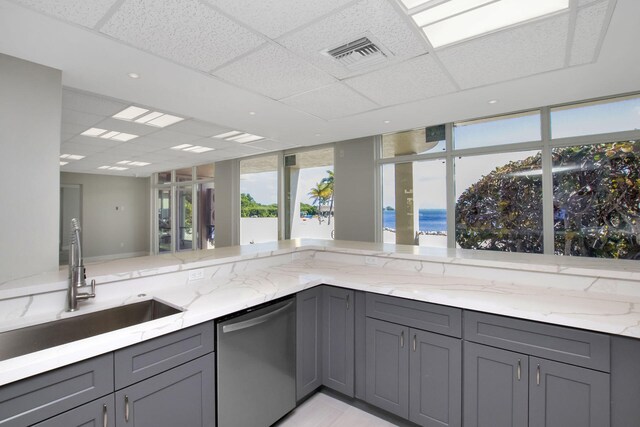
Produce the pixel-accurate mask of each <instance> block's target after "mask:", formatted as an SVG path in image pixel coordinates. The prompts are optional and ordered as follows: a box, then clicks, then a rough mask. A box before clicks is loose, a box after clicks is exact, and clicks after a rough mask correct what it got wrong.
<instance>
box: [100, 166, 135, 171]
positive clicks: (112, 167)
mask: <svg viewBox="0 0 640 427" xmlns="http://www.w3.org/2000/svg"><path fill="white" fill-rule="evenodd" d="M98 169H102V170H110V171H126V170H129V168H123V167H122V166H100V167H99V168H98Z"/></svg>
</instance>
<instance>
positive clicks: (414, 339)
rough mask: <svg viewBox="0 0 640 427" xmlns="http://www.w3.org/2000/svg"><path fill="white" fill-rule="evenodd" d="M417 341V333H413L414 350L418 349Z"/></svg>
mask: <svg viewBox="0 0 640 427" xmlns="http://www.w3.org/2000/svg"><path fill="white" fill-rule="evenodd" d="M416 341H417V337H416V334H413V351H416Z"/></svg>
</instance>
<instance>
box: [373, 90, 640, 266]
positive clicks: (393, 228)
mask: <svg viewBox="0 0 640 427" xmlns="http://www.w3.org/2000/svg"><path fill="white" fill-rule="evenodd" d="M433 129H442V127H438V126H436V127H432V128H427V129H426V132H425V130H416V131H405V132H399V133H396V134H392V135H384V136H383V142H382V150H381V160H380V162H379V163H380V166H381V173H382V181H383V183H382V185H383V189H382V209H383V212H382V224H381V225H382V228H383V239H384V241H385V242H397V243H406V244H420V245H423V244H425V245H427V246H441V245H442V241H439V242H437V241H429V242H424V240H423V239H422V237H423V235H425V234H426V235H428V233H425V229H426V228H427V227H426V226H425V225H424V224H426V221H427V220H426V217H427V215H426V213H427V211H428V210H429V209H436V211H432V213H433V215H436V214H438V215H440V216H445V217H446V220H444V221H436V220H434V222H433V223H438V224H441V226H440V227H439V228H444V229H446V231H445V232H444V233H442V232H440V233H442V234H443V235H446V236H447V237H448V240H447V246H448V247H451V248H453V247H457V248H465V249H483V250H495V251H509V252H528V253H545V254H557V255H571V256H587V257H602V258H632V259H640V96H638V95H635V96H625V97H619V98H613V99H606V100H598V101H590V102H583V103H576V104H572V105H565V106H558V107H545V108H541V109H540V110H536V111H527V112H523V113H516V114H509V115H505V116H500V117H490V118H483V119H478V120H468V121H464V122H457V123H452V124H448V125H446V127H445V129H448V130H447V132H446V133H445V140H444V141H436V142H433V141H431V142H429V140H428V139H427V138H428V136H429V135H434V134H435V135H437V134H438V133H439V132H438V131H434V130H433ZM407 135H413V139H409V140H407ZM398 141H400V142H401V143H398ZM407 141H409V143H407ZM421 168H424V169H425V171H426V172H422V171H421ZM421 174H423V175H421ZM424 174H426V175H424ZM421 176H424V177H425V178H420V177H421ZM421 182H422V183H421ZM445 189H446V190H445ZM443 191H445V192H446V194H445V195H444V199H446V203H445V206H446V207H448V209H444V208H440V206H442V199H443V196H442V192H443ZM425 197H426V199H425ZM424 200H429V202H425V201H424ZM435 200H438V201H439V202H438V203H432V202H433V201H435ZM425 203H426V205H425ZM427 205H429V207H427ZM441 212H444V214H442V213H441ZM430 228H432V229H435V228H436V227H434V226H431V227H430ZM438 232H439V231H437V230H436V231H430V233H438Z"/></svg>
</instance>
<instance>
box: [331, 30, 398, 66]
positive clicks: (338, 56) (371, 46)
mask: <svg viewBox="0 0 640 427" xmlns="http://www.w3.org/2000/svg"><path fill="white" fill-rule="evenodd" d="M323 53H325V54H326V55H329V56H331V57H333V58H334V59H335V60H336V61H338V62H339V63H340V64H341V65H343V66H345V67H347V68H349V69H350V70H357V69H360V68H364V67H368V66H370V65H374V64H378V63H380V62H384V61H386V60H387V53H385V51H384V50H383V49H382V48H381V47H380V46H379V45H377V44H375V43H374V42H372V41H371V40H370V39H369V38H368V37H362V38H359V39H358V40H354V41H352V42H349V43H346V44H343V45H342V46H338V47H336V48H333V49H328V50H326V51H325V52H323Z"/></svg>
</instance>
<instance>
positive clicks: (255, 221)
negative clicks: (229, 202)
mask: <svg viewBox="0 0 640 427" xmlns="http://www.w3.org/2000/svg"><path fill="white" fill-rule="evenodd" d="M275 240H278V156H275V155H274V156H262V157H255V158H252V159H247V160H241V161H240V244H241V245H247V244H253V243H261V242H269V241H275Z"/></svg>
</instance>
